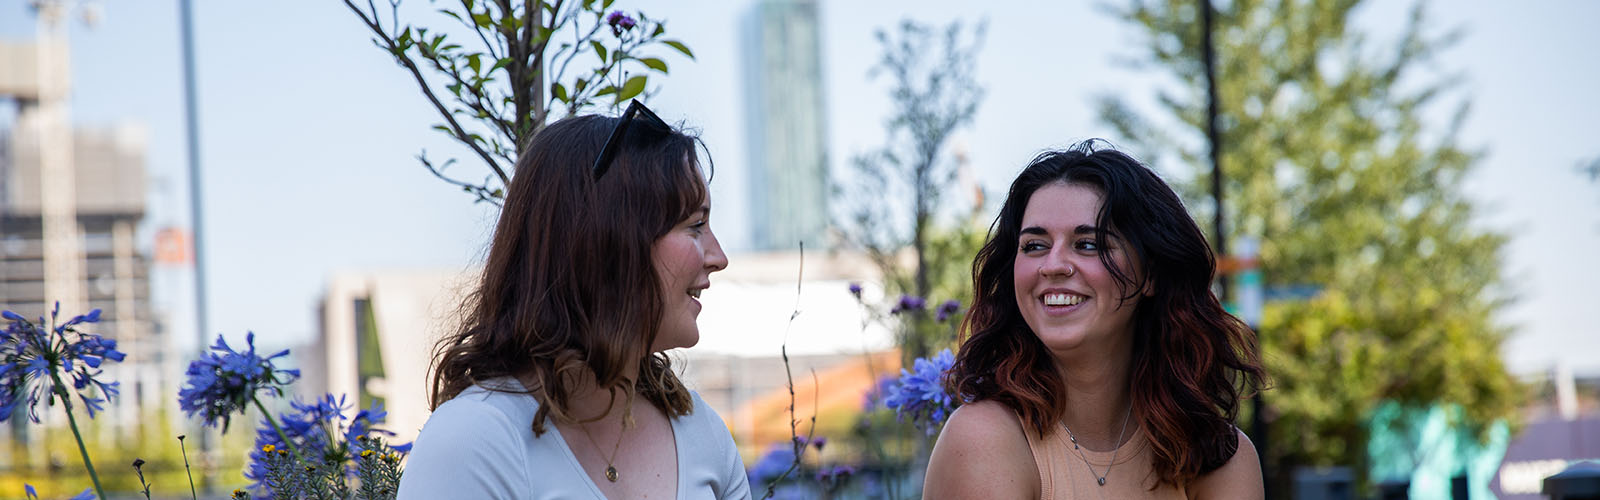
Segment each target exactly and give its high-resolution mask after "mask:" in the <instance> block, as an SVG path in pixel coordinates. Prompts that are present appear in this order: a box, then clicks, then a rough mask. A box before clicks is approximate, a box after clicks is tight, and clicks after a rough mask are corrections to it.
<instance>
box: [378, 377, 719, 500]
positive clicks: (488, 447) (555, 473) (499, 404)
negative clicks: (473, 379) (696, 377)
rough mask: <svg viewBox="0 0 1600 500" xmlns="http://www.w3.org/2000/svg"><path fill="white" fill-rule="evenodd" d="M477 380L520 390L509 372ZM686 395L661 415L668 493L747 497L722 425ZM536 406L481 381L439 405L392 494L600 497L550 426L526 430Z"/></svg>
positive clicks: (697, 499) (405, 499)
mask: <svg viewBox="0 0 1600 500" xmlns="http://www.w3.org/2000/svg"><path fill="white" fill-rule="evenodd" d="M483 384H484V385H489V386H491V387H502V388H509V390H514V391H520V390H522V385H521V384H520V383H518V382H517V381H516V380H515V379H510V378H504V379H494V380H489V381H485V382H484V383H483ZM690 395H691V396H692V398H693V399H694V410H693V411H691V412H690V413H689V414H688V415H683V416H680V417H674V418H671V419H669V420H670V421H671V424H672V432H673V439H674V441H675V445H676V448H677V454H678V481H677V483H678V491H677V492H676V493H675V494H674V495H673V496H672V498H677V499H680V500H702V499H717V500H723V499H748V498H750V482H749V478H748V477H747V476H746V475H745V471H744V461H743V460H742V459H740V458H739V451H738V448H736V447H735V446H734V443H733V436H732V434H730V433H729V432H728V427H727V425H725V424H723V422H722V418H721V417H719V416H717V412H716V411H715V410H712V409H711V407H710V406H708V405H706V403H705V401H703V400H701V399H700V395H699V394H696V393H694V392H693V391H690ZM538 410H539V402H538V401H537V400H535V399H534V398H533V396H531V395H528V394H517V393H512V392H504V391H497V390H490V389H488V388H485V387H483V385H473V386H472V387H469V388H467V389H466V390H464V391H461V394H459V395H457V396H456V397H455V398H453V399H451V400H450V401H446V402H445V403H444V404H442V405H439V408H438V409H436V410H434V412H433V414H432V415H431V416H429V417H428V423H427V424H425V425H423V427H422V433H421V434H419V435H418V436H417V440H416V444H415V445H414V446H413V447H412V449H411V453H410V456H409V457H407V459H406V464H405V473H404V475H402V476H401V478H400V491H399V492H398V496H397V498H398V500H411V499H435V498H474V499H479V498H482V499H557V498H563V499H567V498H594V499H605V495H604V494H602V493H601V492H600V488H599V487H598V486H596V485H595V483H594V481H593V480H592V479H590V477H589V474H588V473H587V472H585V471H584V470H583V466H582V465H581V464H579V463H578V458H577V456H576V455H573V453H572V449H571V448H569V447H567V441H566V440H565V439H563V438H562V436H561V431H560V430H559V429H557V428H556V426H555V425H550V424H546V425H545V429H546V431H545V433H544V434H543V435H541V436H537V437H535V436H534V435H533V415H534V413H535V412H537V411H538ZM624 452H626V450H624Z"/></svg>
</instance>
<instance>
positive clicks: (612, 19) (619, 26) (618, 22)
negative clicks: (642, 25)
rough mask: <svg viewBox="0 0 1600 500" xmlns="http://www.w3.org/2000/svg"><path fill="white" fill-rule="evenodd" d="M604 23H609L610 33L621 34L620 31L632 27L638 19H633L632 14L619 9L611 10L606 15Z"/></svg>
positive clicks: (636, 23)
mask: <svg viewBox="0 0 1600 500" xmlns="http://www.w3.org/2000/svg"><path fill="white" fill-rule="evenodd" d="M606 24H609V25H611V33H612V34H614V35H617V36H622V32H624V31H628V30H631V29H633V27H634V26H636V25H638V21H634V20H633V17H632V16H629V15H627V14H623V13H622V11H620V10H613V11H611V15H609V16H606Z"/></svg>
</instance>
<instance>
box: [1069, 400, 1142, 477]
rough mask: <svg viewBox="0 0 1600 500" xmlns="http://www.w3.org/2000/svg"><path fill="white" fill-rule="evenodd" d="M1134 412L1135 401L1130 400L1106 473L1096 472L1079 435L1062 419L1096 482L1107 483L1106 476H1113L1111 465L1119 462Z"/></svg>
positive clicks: (1079, 454) (1073, 448)
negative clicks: (1119, 455) (1073, 432)
mask: <svg viewBox="0 0 1600 500" xmlns="http://www.w3.org/2000/svg"><path fill="white" fill-rule="evenodd" d="M1132 414H1133V403H1131V402H1130V403H1128V410H1127V411H1125V412H1123V413H1122V430H1120V431H1117V441H1116V442H1115V443H1112V446H1114V448H1112V449H1111V462H1110V463H1107V464H1106V473H1105V474H1096V473H1095V472H1094V464H1091V463H1089V457H1088V456H1087V455H1084V454H1083V447H1082V446H1078V436H1075V435H1073V434H1072V428H1070V427H1067V421H1066V420H1062V421H1061V428H1062V429H1066V431H1067V438H1068V439H1071V440H1072V450H1073V451H1076V452H1078V458H1080V459H1082V460H1083V466H1084V467H1088V468H1089V475H1091V476H1094V480H1095V482H1098V483H1100V486H1105V485H1106V478H1107V477H1111V466H1113V465H1116V464H1117V452H1118V451H1120V450H1122V436H1123V433H1125V432H1128V417H1129V416H1130V415H1132Z"/></svg>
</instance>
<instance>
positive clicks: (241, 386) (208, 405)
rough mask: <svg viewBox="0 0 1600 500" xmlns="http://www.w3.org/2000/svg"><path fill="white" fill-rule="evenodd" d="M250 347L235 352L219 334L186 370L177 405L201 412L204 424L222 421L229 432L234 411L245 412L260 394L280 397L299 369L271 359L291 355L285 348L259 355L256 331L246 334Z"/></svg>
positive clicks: (193, 412)
mask: <svg viewBox="0 0 1600 500" xmlns="http://www.w3.org/2000/svg"><path fill="white" fill-rule="evenodd" d="M245 344H246V345H247V346H248V347H249V349H247V350H245V351H244V352H238V351H234V350H233V348H232V347H229V346H228V343H227V342H226V341H224V340H223V339H222V336H221V335H218V336H217V343H216V344H215V345H212V346H211V351H212V352H210V353H207V354H206V356H205V357H203V358H201V359H197V360H195V361H194V362H192V363H189V369H188V370H187V371H186V372H185V376H187V377H188V378H187V379H186V380H185V383H184V387H183V389H181V390H179V391H178V406H179V407H180V408H182V409H183V411H184V413H187V414H188V415H189V416H190V417H194V416H195V415H199V416H200V417H201V418H202V419H203V422H204V424H205V425H207V426H216V425H217V424H218V423H221V424H222V431H223V432H227V431H228V422H229V420H230V419H231V418H232V417H233V415H234V414H235V413H243V412H244V411H245V407H246V406H248V405H249V404H250V402H251V401H252V400H254V398H255V397H256V395H257V394H261V393H266V394H270V395H273V396H281V395H283V392H284V389H283V388H284V387H285V386H287V385H289V383H291V382H294V380H295V379H297V378H300V370H286V369H280V368H278V367H276V366H274V365H273V364H272V360H274V359H277V358H281V357H284V356H288V355H289V350H288V349H284V350H282V351H279V352H277V353H276V354H273V355H271V356H266V357H262V356H260V355H258V354H256V334H255V333H253V332H251V333H249V334H247V335H246V336H245Z"/></svg>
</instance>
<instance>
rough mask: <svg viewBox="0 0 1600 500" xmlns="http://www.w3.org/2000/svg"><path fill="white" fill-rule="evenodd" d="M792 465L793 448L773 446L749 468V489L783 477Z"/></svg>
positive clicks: (779, 445) (785, 445)
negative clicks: (784, 472)
mask: <svg viewBox="0 0 1600 500" xmlns="http://www.w3.org/2000/svg"><path fill="white" fill-rule="evenodd" d="M792 464H794V447H793V446H789V445H788V444H775V445H773V446H772V448H769V449H768V450H767V453H766V454H764V455H761V458H759V459H757V460H756V463H755V465H752V466H750V471H749V474H750V487H751V489H752V490H753V489H756V488H758V487H759V486H760V485H765V484H767V483H770V482H772V480H774V479H777V478H778V476H781V475H783V471H786V470H789V466H790V465H792Z"/></svg>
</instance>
